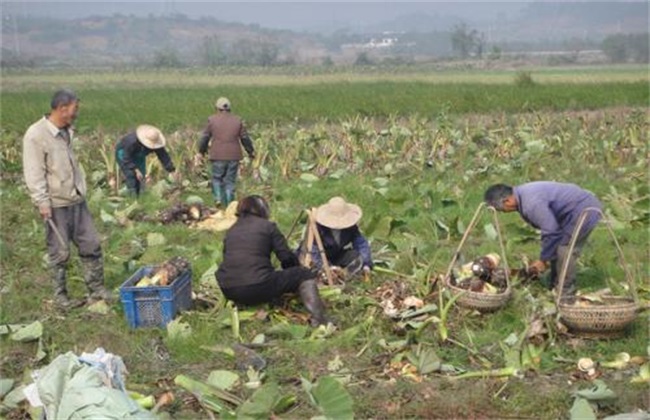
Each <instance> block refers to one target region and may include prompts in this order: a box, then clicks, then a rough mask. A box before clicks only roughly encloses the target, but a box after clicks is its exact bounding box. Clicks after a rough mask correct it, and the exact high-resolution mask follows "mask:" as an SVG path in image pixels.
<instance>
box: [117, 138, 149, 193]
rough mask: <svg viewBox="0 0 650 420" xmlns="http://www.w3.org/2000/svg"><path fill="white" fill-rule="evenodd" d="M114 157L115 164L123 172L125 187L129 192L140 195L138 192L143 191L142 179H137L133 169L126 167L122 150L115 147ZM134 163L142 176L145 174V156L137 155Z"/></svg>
mask: <svg viewBox="0 0 650 420" xmlns="http://www.w3.org/2000/svg"><path fill="white" fill-rule="evenodd" d="M115 158H116V159H115V160H116V161H117V165H118V166H119V167H120V171H122V173H123V174H124V178H125V181H124V182H125V183H126V187H127V188H128V189H129V193H131V194H135V195H140V193H141V192H143V191H144V179H143V180H142V181H139V180H138V177H137V176H136V175H135V169H130V168H127V167H126V165H124V150H122V149H117V150H116V151H115ZM134 163H135V165H136V166H137V169H138V170H139V171H140V173H141V174H142V176H143V177H144V176H147V159H146V156H137V157H136V158H135V161H134Z"/></svg>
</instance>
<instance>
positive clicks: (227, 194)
mask: <svg viewBox="0 0 650 420" xmlns="http://www.w3.org/2000/svg"><path fill="white" fill-rule="evenodd" d="M225 197H226V198H225V201H224V205H225V207H228V205H229V204H230V203H232V202H233V201H235V192H234V191H229V190H225Z"/></svg>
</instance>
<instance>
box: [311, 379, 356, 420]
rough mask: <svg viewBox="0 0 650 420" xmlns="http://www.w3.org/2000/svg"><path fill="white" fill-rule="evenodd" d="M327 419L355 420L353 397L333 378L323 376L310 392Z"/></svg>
mask: <svg viewBox="0 0 650 420" xmlns="http://www.w3.org/2000/svg"><path fill="white" fill-rule="evenodd" d="M308 392H309V393H310V395H311V396H312V398H313V401H314V402H315V404H316V406H317V407H318V409H319V410H320V412H321V413H323V417H325V418H326V419H336V420H346V419H353V418H354V410H353V401H352V397H351V396H350V394H349V393H348V391H347V390H346V389H345V387H344V386H343V385H341V383H340V382H339V381H337V380H336V379H334V378H332V377H331V376H323V377H321V378H320V379H319V380H318V383H317V384H316V385H315V386H312V387H311V389H310V390H308Z"/></svg>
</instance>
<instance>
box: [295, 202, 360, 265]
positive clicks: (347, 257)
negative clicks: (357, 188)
mask: <svg viewBox="0 0 650 420" xmlns="http://www.w3.org/2000/svg"><path fill="white" fill-rule="evenodd" d="M362 215H363V212H362V211H361V207H359V206H358V205H356V204H352V203H348V202H346V201H345V199H343V198H342V197H333V198H331V199H330V200H329V201H328V202H327V203H325V204H323V205H321V206H319V207H318V208H317V209H316V227H317V229H318V233H319V235H320V237H321V241H322V243H323V248H324V251H325V255H326V257H327V260H328V262H329V263H330V264H331V265H332V266H333V267H338V268H340V269H342V270H344V272H345V274H346V276H347V277H352V276H354V275H356V274H358V273H359V272H360V271H361V270H363V271H364V272H365V273H367V272H370V270H371V269H372V267H373V262H372V255H371V251H370V244H369V243H368V240H367V239H366V238H365V237H364V236H363V234H362V233H361V231H360V230H359V225H358V223H359V220H361V216H362ZM301 249H304V246H302V247H301ZM311 258H312V261H313V262H314V265H315V267H317V268H319V269H320V268H321V267H322V264H323V262H322V258H321V255H320V252H319V250H318V246H317V244H314V246H313V247H312V249H311Z"/></svg>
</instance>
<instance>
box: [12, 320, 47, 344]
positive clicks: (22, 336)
mask: <svg viewBox="0 0 650 420" xmlns="http://www.w3.org/2000/svg"><path fill="white" fill-rule="evenodd" d="M42 336H43V324H41V321H34V322H32V323H31V324H29V325H26V326H25V327H23V328H20V329H19V330H17V331H16V332H14V333H13V334H12V335H11V339H12V340H14V341H20V342H27V341H35V340H38V339H39V338H41V337H42Z"/></svg>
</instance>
